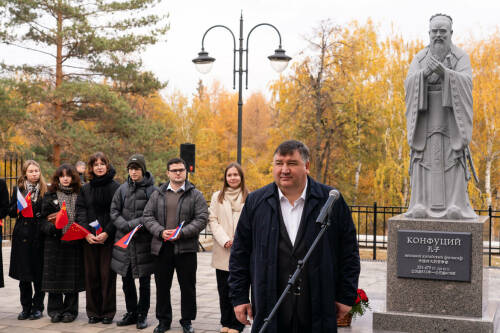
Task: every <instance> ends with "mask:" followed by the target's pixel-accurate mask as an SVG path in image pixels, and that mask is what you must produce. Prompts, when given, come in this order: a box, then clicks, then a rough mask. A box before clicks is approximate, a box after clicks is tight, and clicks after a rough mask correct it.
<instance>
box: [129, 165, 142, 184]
mask: <svg viewBox="0 0 500 333" xmlns="http://www.w3.org/2000/svg"><path fill="white" fill-rule="evenodd" d="M128 175H129V176H130V179H132V181H134V182H138V181H140V180H141V179H142V169H141V168H140V167H139V166H136V165H131V166H130V168H129V169H128Z"/></svg>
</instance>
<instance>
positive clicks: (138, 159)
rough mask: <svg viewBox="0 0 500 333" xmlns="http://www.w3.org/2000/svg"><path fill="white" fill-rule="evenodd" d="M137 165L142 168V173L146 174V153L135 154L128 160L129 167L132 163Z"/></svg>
mask: <svg viewBox="0 0 500 333" xmlns="http://www.w3.org/2000/svg"><path fill="white" fill-rule="evenodd" d="M134 164H135V165H137V166H139V167H140V168H141V169H142V174H143V175H144V174H146V170H147V169H146V160H145V159H144V155H141V154H134V155H132V156H131V157H130V158H129V159H128V162H127V169H129V168H130V166H131V165H134Z"/></svg>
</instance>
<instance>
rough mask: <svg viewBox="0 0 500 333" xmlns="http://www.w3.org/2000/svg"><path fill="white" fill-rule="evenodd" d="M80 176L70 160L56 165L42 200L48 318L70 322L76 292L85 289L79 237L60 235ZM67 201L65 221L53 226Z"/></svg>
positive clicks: (72, 216)
mask: <svg viewBox="0 0 500 333" xmlns="http://www.w3.org/2000/svg"><path fill="white" fill-rule="evenodd" d="M80 186H81V184H80V176H79V175H78V172H77V171H76V169H75V168H74V167H73V166H72V165H71V164H63V165H61V166H60V167H59V168H57V170H56V172H55V173H54V175H53V177H52V183H51V185H50V188H49V192H48V193H47V194H45V196H44V197H43V201H42V217H43V218H44V220H43V222H42V231H43V232H44V234H45V247H44V251H45V252H44V263H43V280H42V290H43V291H46V292H48V293H49V300H48V302H47V313H48V315H49V317H50V318H51V320H50V321H51V322H53V323H58V322H60V321H62V322H63V323H70V322H72V321H74V320H75V318H76V317H77V316H78V293H79V292H81V291H83V290H85V285H84V278H83V276H84V268H83V247H82V240H73V241H63V240H61V237H62V235H64V233H65V232H66V231H67V230H68V229H69V227H70V226H71V225H72V224H73V223H74V221H75V215H76V198H77V196H78V193H79V192H80ZM63 202H64V203H66V212H67V214H68V224H67V225H66V226H64V227H63V228H62V229H57V228H56V227H55V220H56V216H57V213H58V212H59V210H60V209H61V206H62V204H63Z"/></svg>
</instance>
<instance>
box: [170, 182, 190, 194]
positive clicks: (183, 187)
mask: <svg viewBox="0 0 500 333" xmlns="http://www.w3.org/2000/svg"><path fill="white" fill-rule="evenodd" d="M168 190H170V191H172V192H175V193H177V192H179V191H180V190H182V191H184V192H186V182H184V183H183V184H182V186H181V187H179V188H178V189H177V191H174V189H173V188H172V186H170V182H169V183H168V186H167V191H168Z"/></svg>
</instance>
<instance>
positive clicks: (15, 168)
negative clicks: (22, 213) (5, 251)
mask: <svg viewBox="0 0 500 333" xmlns="http://www.w3.org/2000/svg"><path fill="white" fill-rule="evenodd" d="M22 165H23V159H22V158H21V157H19V156H17V155H16V154H15V153H6V154H5V155H4V156H3V158H2V159H0V178H2V179H4V180H5V182H6V183H7V189H8V190H9V193H10V192H11V191H12V189H13V187H14V186H15V185H16V182H17V178H18V176H19V175H20V174H21V167H22ZM9 195H10V196H12V193H10V194H9ZM14 221H15V220H14V219H11V218H10V217H6V218H4V221H3V227H2V228H1V229H2V230H1V231H2V233H1V239H10V237H11V235H12V229H13V228H14V223H15V222H14Z"/></svg>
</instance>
